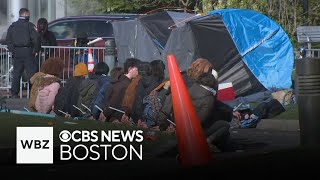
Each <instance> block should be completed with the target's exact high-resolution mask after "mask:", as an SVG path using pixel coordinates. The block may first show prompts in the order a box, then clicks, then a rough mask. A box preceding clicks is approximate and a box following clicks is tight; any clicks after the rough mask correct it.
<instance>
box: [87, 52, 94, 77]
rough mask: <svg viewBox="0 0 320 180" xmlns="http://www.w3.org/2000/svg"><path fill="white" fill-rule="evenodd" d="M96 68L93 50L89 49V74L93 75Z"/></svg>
mask: <svg viewBox="0 0 320 180" xmlns="http://www.w3.org/2000/svg"><path fill="white" fill-rule="evenodd" d="M93 68H94V61H93V57H92V50H91V48H89V49H88V72H89V73H92V72H93Z"/></svg>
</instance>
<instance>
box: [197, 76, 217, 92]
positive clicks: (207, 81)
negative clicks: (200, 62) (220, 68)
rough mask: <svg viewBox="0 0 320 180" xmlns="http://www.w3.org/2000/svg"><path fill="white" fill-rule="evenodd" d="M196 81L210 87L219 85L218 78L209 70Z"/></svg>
mask: <svg viewBox="0 0 320 180" xmlns="http://www.w3.org/2000/svg"><path fill="white" fill-rule="evenodd" d="M196 82H197V83H198V84H201V85H204V86H208V87H210V88H215V87H216V85H217V80H216V78H215V77H214V76H213V75H212V73H210V72H207V73H203V74H201V75H200V76H199V77H198V78H197V79H196Z"/></svg>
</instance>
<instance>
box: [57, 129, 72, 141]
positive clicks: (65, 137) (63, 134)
mask: <svg viewBox="0 0 320 180" xmlns="http://www.w3.org/2000/svg"><path fill="white" fill-rule="evenodd" d="M59 138H60V141H62V142H69V141H70V139H71V133H70V132H69V131H67V130H63V131H61V132H60V134H59Z"/></svg>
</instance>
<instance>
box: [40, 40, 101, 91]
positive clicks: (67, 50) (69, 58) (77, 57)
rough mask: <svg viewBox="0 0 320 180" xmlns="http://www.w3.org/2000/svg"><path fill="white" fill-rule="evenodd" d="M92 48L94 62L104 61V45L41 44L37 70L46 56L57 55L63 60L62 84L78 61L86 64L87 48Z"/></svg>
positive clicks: (71, 73)
mask: <svg viewBox="0 0 320 180" xmlns="http://www.w3.org/2000/svg"><path fill="white" fill-rule="evenodd" d="M89 48H90V49H92V56H93V58H94V61H95V63H98V62H104V61H105V56H104V53H105V47H71V46H42V53H41V55H40V56H39V57H38V64H39V70H40V69H41V64H42V63H43V62H44V61H45V60H46V59H48V58H51V57H57V58H60V59H62V60H63V61H64V64H65V67H64V70H63V73H62V77H61V79H62V84H63V85H64V84H65V82H66V80H67V79H68V78H69V77H72V76H73V75H74V68H75V65H76V64H77V63H79V62H84V63H86V64H87V60H86V56H87V53H88V49H89Z"/></svg>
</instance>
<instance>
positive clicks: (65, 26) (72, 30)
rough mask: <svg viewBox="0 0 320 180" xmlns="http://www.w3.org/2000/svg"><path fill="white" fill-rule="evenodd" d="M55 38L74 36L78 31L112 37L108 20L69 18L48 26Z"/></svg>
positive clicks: (94, 35) (95, 35)
mask: <svg viewBox="0 0 320 180" xmlns="http://www.w3.org/2000/svg"><path fill="white" fill-rule="evenodd" d="M49 30H50V31H52V32H53V33H54V34H55V36H56V38H57V39H70V38H76V34H77V33H79V32H86V33H87V34H88V36H89V37H113V29H112V25H111V22H110V21H106V20H77V21H72V20H69V21H67V22H60V23H56V24H54V25H52V26H50V27H49Z"/></svg>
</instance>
